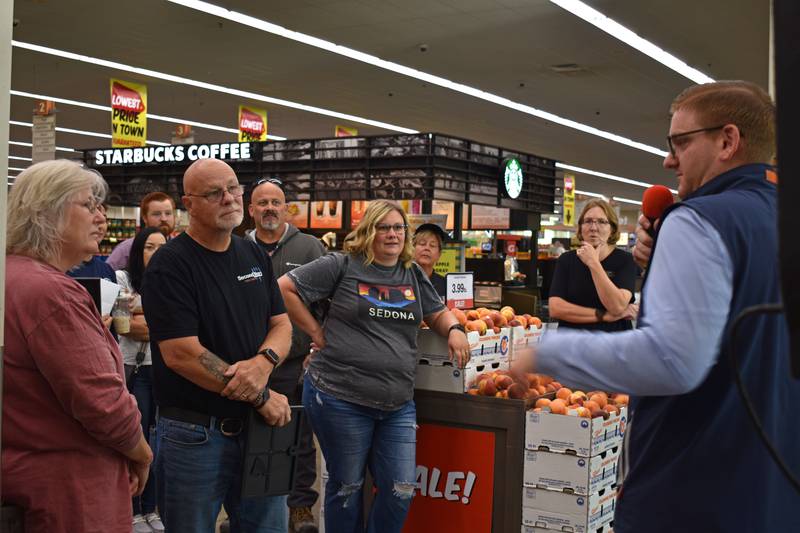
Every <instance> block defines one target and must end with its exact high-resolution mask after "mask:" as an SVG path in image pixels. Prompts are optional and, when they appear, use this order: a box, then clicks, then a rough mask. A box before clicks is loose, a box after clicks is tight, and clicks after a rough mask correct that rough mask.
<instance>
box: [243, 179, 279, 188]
mask: <svg viewBox="0 0 800 533" xmlns="http://www.w3.org/2000/svg"><path fill="white" fill-rule="evenodd" d="M265 183H271V184H273V185H275V186H276V187H278V188H279V189H280V190H283V182H282V181H281V180H279V179H278V178H261V179H260V180H258V181H257V182H255V183H254V184H253V188H252V189H251V190H255V188H256V187H258V186H259V185H263V184H265Z"/></svg>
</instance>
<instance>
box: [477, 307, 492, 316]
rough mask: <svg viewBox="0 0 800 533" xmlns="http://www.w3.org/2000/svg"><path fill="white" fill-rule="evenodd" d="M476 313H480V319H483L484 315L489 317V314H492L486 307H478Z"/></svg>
mask: <svg viewBox="0 0 800 533" xmlns="http://www.w3.org/2000/svg"><path fill="white" fill-rule="evenodd" d="M475 311H476V312H477V313H478V316H479V317H482V316H484V315H488V314H489V313H491V311H490V310H489V309H486V308H485V307H478V308H477V309H475Z"/></svg>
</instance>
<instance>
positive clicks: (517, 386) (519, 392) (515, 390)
mask: <svg viewBox="0 0 800 533" xmlns="http://www.w3.org/2000/svg"><path fill="white" fill-rule="evenodd" d="M527 392H528V388H527V387H525V386H524V385H523V384H522V383H512V384H511V386H510V387H508V397H509V398H514V399H516V400H520V399H522V398H524V397H525V393H527Z"/></svg>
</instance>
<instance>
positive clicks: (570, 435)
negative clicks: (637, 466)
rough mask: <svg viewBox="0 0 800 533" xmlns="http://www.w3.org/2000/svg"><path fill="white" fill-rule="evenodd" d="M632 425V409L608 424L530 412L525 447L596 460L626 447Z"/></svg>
mask: <svg viewBox="0 0 800 533" xmlns="http://www.w3.org/2000/svg"><path fill="white" fill-rule="evenodd" d="M627 422H628V409H627V407H623V408H621V409H620V412H619V414H616V415H611V416H610V417H609V418H608V420H603V418H601V417H597V418H592V419H590V418H582V417H578V416H571V415H554V414H552V413H544V412H539V413H535V412H533V411H528V413H526V420H525V447H526V448H527V449H529V450H537V449H546V450H548V451H551V452H553V451H554V452H572V453H575V454H576V455H580V456H581V457H592V456H595V455H598V454H600V453H602V452H604V451H606V450H610V449H611V448H614V447H617V446H619V445H620V444H621V443H622V438H623V436H624V435H625V429H626V427H627Z"/></svg>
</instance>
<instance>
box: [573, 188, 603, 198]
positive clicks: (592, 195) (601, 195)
mask: <svg viewBox="0 0 800 533" xmlns="http://www.w3.org/2000/svg"><path fill="white" fill-rule="evenodd" d="M575 194H582V195H584V196H591V197H592V198H602V199H603V200H605V199H606V195H605V194H598V193H596V192H589V191H578V190H576V191H575Z"/></svg>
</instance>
